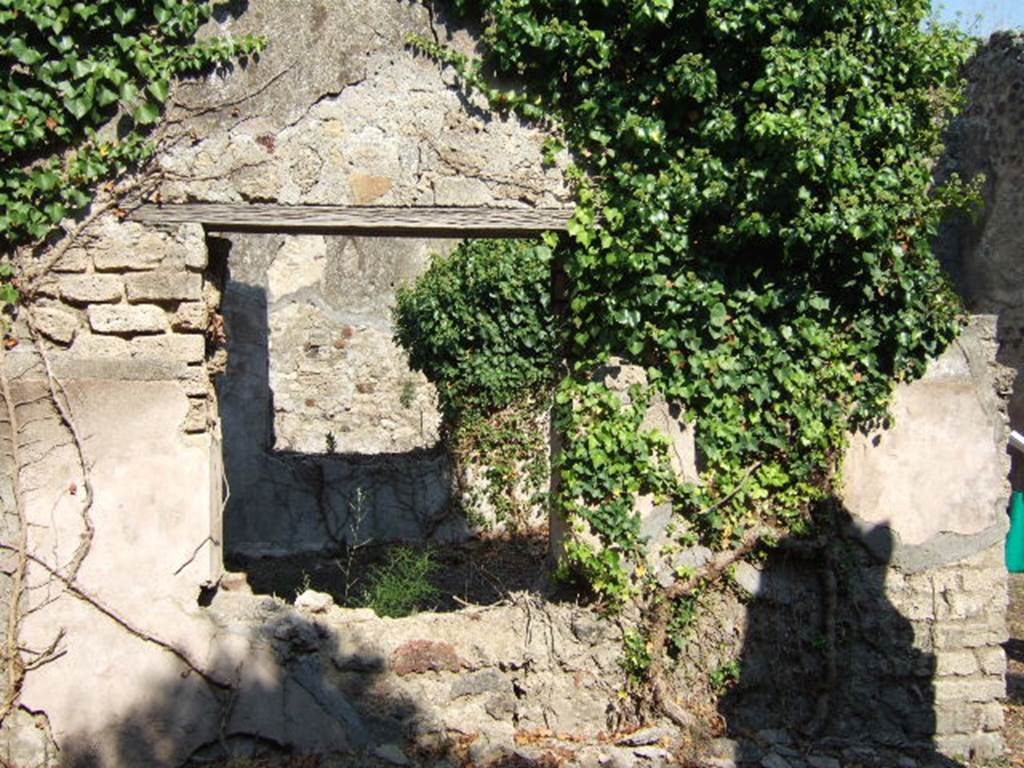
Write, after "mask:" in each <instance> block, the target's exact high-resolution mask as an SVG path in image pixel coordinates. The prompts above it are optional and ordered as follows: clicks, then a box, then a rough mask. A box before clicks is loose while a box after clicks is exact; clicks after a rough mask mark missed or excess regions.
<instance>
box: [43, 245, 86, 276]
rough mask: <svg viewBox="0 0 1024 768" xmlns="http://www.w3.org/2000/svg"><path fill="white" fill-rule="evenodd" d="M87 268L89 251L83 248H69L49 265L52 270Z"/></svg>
mask: <svg viewBox="0 0 1024 768" xmlns="http://www.w3.org/2000/svg"><path fill="white" fill-rule="evenodd" d="M88 268H89V252H88V251H87V250H85V249H84V248H70V249H68V251H67V252H66V253H64V254H63V255H62V256H61V257H60V258H59V259H57V261H55V262H54V263H53V266H51V267H50V270H51V271H52V272H85V271H86V270H87V269H88Z"/></svg>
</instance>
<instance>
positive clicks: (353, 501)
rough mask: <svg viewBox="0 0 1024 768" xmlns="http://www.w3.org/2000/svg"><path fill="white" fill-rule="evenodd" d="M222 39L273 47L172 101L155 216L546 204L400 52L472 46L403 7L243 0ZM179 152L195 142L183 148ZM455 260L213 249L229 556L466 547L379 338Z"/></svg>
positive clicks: (282, 242) (513, 152)
mask: <svg viewBox="0 0 1024 768" xmlns="http://www.w3.org/2000/svg"><path fill="white" fill-rule="evenodd" d="M222 28H223V29H222V31H225V32H232V33H234V32H237V33H244V32H255V33H265V32H266V30H268V29H289V30H290V34H289V36H288V37H287V39H284V38H283V37H282V38H281V39H277V38H275V39H274V40H273V41H272V44H271V45H270V46H268V48H267V50H266V52H265V53H264V54H263V55H262V56H261V57H260V60H259V61H258V62H257V63H256V64H255V65H254V66H251V67H248V68H246V69H245V70H244V71H241V72H237V73H235V74H234V75H233V76H232V77H229V78H225V79H222V80H216V81H208V82H203V83H196V84H189V83H186V84H183V85H182V87H181V88H180V89H179V91H178V94H177V98H176V103H177V104H178V107H177V110H176V111H175V112H174V114H172V117H171V120H172V121H173V120H176V119H180V120H181V121H182V124H181V128H180V133H179V134H178V135H179V136H182V137H188V138H187V140H182V141H180V142H179V143H177V144H174V145H173V146H172V148H170V149H169V150H168V151H167V152H165V153H163V154H162V155H161V157H160V166H161V169H162V172H163V173H165V174H166V175H167V182H166V183H165V184H164V185H163V186H162V189H161V195H162V199H164V200H202V201H238V200H251V201H275V202H282V203H305V204H317V203H332V204H352V205H364V204H375V205H497V206H521V205H533V206H555V205H559V204H562V203H563V202H564V201H565V200H566V195H567V192H566V189H565V186H564V182H563V180H562V177H561V173H560V170H559V168H557V167H547V166H546V165H545V164H544V162H543V161H542V157H541V154H542V153H541V148H542V145H543V141H544V138H545V137H544V135H543V134H541V133H540V132H538V131H537V130H535V129H533V128H528V127H526V126H524V125H521V124H519V123H518V122H517V121H515V120H510V119H502V118H499V117H497V116H494V115H491V114H489V113H488V112H486V111H485V110H484V109H483V105H482V104H481V103H480V102H479V100H475V99H471V98H469V97H467V96H465V95H464V94H461V93H460V92H459V91H458V90H457V89H456V88H453V87H452V85H453V80H452V75H451V73H450V72H442V71H440V70H439V69H438V67H437V65H436V64H434V63H433V62H431V61H429V60H427V59H425V58H423V57H420V56H416V55H414V54H413V53H412V51H411V50H409V49H408V48H407V47H406V46H405V40H406V38H407V36H408V35H410V34H420V35H426V36H428V37H431V36H434V35H438V36H440V37H443V38H444V39H445V40H446V41H447V42H449V43H451V44H453V45H455V46H456V47H459V48H461V49H463V50H471V48H472V46H473V41H472V38H471V37H469V36H468V35H467V34H466V33H465V32H464V31H460V30H457V29H455V28H451V27H447V26H445V25H444V23H443V21H442V20H439V19H437V18H432V16H431V14H430V13H429V12H428V10H427V9H426V8H425V7H421V6H419V5H417V4H407V3H398V2H377V3H370V4H363V3H348V4H343V5H342V6H332V7H331V9H330V10H328V9H327V6H325V5H323V4H319V3H300V2H255V3H252V4H251V5H250V7H249V8H248V9H247V10H246V12H245V13H244V14H242V15H241V16H239V17H238V18H232V17H226V18H224V20H223V23H222ZM191 137H195V138H194V140H193V139H192V138H191ZM452 245H453V243H452V242H446V241H438V240H429V239H424V238H412V239H403V240H399V239H394V238H348V237H344V238H343V237H320V236H310V237H272V236H250V235H247V236H236V235H232V236H226V237H225V238H224V241H223V243H222V244H221V245H220V246H219V247H221V248H222V249H223V250H224V257H223V258H224V260H225V264H226V270H227V273H226V278H225V281H224V298H223V303H222V309H221V312H222V313H223V316H224V320H225V329H226V333H227V345H228V353H229V354H228V362H227V369H226V371H225V373H224V375H223V376H222V377H221V378H220V380H219V387H220V394H221V402H220V413H221V416H222V420H223V430H224V441H225V459H226V476H227V482H228V485H229V487H230V489H231V493H230V497H229V500H228V505H227V508H226V518H225V519H226V530H225V536H226V541H227V545H228V547H229V549H230V550H231V551H233V552H238V553H241V554H249V555H252V554H269V553H277V554H283V553H288V552H296V551H309V550H318V549H332V548H335V547H336V546H337V544H338V542H339V541H341V540H345V541H366V540H370V539H373V540H376V541H383V540H393V539H421V538H425V537H433V538H437V539H440V540H446V539H451V538H460V537H464V536H465V535H466V533H467V532H468V529H467V526H466V524H465V521H464V519H462V518H460V517H458V516H454V517H453V516H452V514H451V513H452V511H453V510H452V499H451V493H450V489H451V487H452V481H453V479H452V476H451V475H452V468H451V466H450V465H449V462H448V459H447V457H446V456H445V454H444V451H443V450H442V447H441V446H440V445H439V443H438V440H439V430H440V416H439V414H438V412H437V407H436V402H435V398H434V395H433V390H432V388H431V387H430V386H429V385H427V383H426V381H425V379H424V378H423V376H422V375H420V374H418V373H415V372H412V371H410V370H409V369H408V366H407V363H406V361H405V356H404V353H402V352H401V350H399V349H398V348H397V347H396V345H395V344H394V342H393V341H392V340H391V317H390V307H391V305H392V304H393V301H394V294H395V290H396V289H397V288H398V287H400V286H401V285H405V284H408V283H409V282H410V281H411V280H413V279H414V278H415V277H416V276H417V275H419V274H420V273H421V272H422V271H423V270H424V269H425V268H426V266H427V264H428V261H429V256H430V254H431V253H433V252H442V253H443V252H446V251H448V250H450V249H451V247H452Z"/></svg>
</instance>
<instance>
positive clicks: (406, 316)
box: [394, 240, 559, 530]
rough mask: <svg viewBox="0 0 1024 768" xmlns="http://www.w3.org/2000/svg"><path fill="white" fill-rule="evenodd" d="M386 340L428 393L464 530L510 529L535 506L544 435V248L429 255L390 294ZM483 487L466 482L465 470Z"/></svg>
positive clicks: (478, 247) (547, 252)
mask: <svg viewBox="0 0 1024 768" xmlns="http://www.w3.org/2000/svg"><path fill="white" fill-rule="evenodd" d="M394 320H395V338H396V340H397V341H398V343H399V344H401V345H402V346H403V348H405V349H406V350H407V351H408V353H409V363H410V365H411V366H412V367H413V368H416V369H418V370H421V371H423V372H424V373H425V374H426V376H427V378H429V379H430V380H431V381H432V382H434V384H435V385H436V387H437V392H438V398H439V402H440V406H441V411H442V414H443V416H444V424H445V435H444V437H445V440H446V442H447V445H448V448H449V454H450V455H451V456H452V457H453V459H454V460H455V464H456V472H457V473H458V477H459V481H460V482H459V484H460V490H461V491H462V493H461V496H462V498H461V503H462V506H463V509H464V511H465V512H466V514H467V516H468V517H470V518H471V520H470V522H472V523H474V524H476V525H478V526H486V524H487V523H488V522H490V520H491V518H493V521H494V522H498V523H503V524H505V525H506V526H507V527H508V528H509V529H511V530H518V529H520V528H522V527H523V526H524V524H525V523H526V521H527V520H528V519H529V518H530V517H531V515H532V514H534V513H535V511H536V510H537V509H541V508H543V507H544V504H543V498H542V497H543V496H544V494H545V491H546V485H547V470H548V462H547V450H546V435H545V434H544V433H543V431H541V430H538V426H537V424H538V421H540V420H542V418H543V414H544V412H545V411H546V410H548V409H549V407H550V399H551V398H550V392H551V389H552V387H553V384H554V382H555V376H556V372H557V369H556V366H557V361H558V344H559V331H558V327H557V324H556V323H555V321H554V316H553V314H552V308H551V249H550V248H549V247H547V246H545V245H543V244H541V243H539V242H537V241H533V240H522V241H521V240H470V241H466V242H464V243H462V244H461V245H459V246H458V247H457V248H456V249H455V250H454V251H453V252H452V253H451V254H450V255H448V256H435V257H434V258H433V259H432V261H431V264H430V267H429V268H428V269H427V271H426V272H425V273H424V274H423V275H422V276H421V277H420V278H419V280H418V281H417V282H416V283H415V285H413V286H411V287H409V288H404V289H401V290H399V292H398V295H397V299H396V302H395V310H394ZM474 467H475V468H477V469H479V470H481V471H482V478H481V479H482V481H483V483H482V484H481V483H479V482H478V483H473V482H472V481H471V480H470V477H469V474H470V472H471V471H472V468H474Z"/></svg>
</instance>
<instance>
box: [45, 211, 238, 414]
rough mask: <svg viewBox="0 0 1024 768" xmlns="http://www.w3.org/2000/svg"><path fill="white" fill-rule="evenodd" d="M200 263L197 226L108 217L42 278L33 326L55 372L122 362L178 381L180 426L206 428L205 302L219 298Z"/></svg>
mask: <svg viewBox="0 0 1024 768" xmlns="http://www.w3.org/2000/svg"><path fill="white" fill-rule="evenodd" d="M207 264H208V255H207V248H206V242H205V236H204V233H203V230H202V227H201V226H199V225H198V224H196V225H185V226H183V227H180V228H179V229H178V230H177V231H175V232H160V231H156V230H152V229H147V228H144V227H143V226H141V225H138V224H134V223H130V222H123V221H119V220H118V219H117V218H116V217H115V216H110V217H109V218H107V219H105V220H103V221H101V222H99V223H97V224H96V225H95V226H93V227H92V228H91V229H90V230H89V231H88V233H87V234H86V235H85V236H84V237H83V238H82V240H81V242H79V243H77V244H76V245H75V246H74V247H72V248H70V249H69V250H68V252H67V253H66V254H64V256H63V257H62V258H60V259H59V260H58V261H57V262H56V263H55V264H54V265H53V266H52V269H51V270H50V271H49V272H48V273H47V274H45V275H44V276H43V277H42V278H41V279H40V280H39V283H38V288H37V295H38V297H39V298H38V299H37V301H36V302H35V303H34V307H33V318H34V320H35V324H36V327H37V329H38V330H39V332H40V333H41V334H42V335H43V336H44V337H45V338H46V339H47V341H48V342H49V343H50V344H51V345H52V346H53V348H54V349H53V352H52V355H53V358H54V360H55V362H56V364H57V365H58V366H59V367H60V368H61V369H62V370H67V371H74V372H75V373H76V375H79V376H80V375H81V372H83V371H86V370H89V368H88V366H86V367H83V365H85V364H86V363H94V364H95V363H101V364H102V363H104V362H106V363H108V365H107V366H102V365H101V368H107V369H109V365H119V366H124V372H123V376H124V377H125V378H132V379H147V378H153V379H167V378H172V379H174V380H177V381H180V383H181V385H182V387H183V388H184V389H185V392H186V394H187V395H188V397H189V406H190V407H189V415H188V417H187V419H186V421H185V424H184V425H183V429H184V430H185V431H186V432H203V431H205V430H206V429H207V427H208V424H209V418H210V417H209V407H208V406H209V402H208V401H209V397H210V391H211V390H210V384H209V376H208V375H207V372H206V366H205V358H206V329H207V326H208V320H209V314H210V310H209V308H208V306H209V305H208V301H209V303H210V304H215V303H216V302H217V301H218V300H219V297H218V296H217V295H216V292H215V290H214V289H213V288H212V287H209V288H207V287H206V282H205V280H204V274H203V273H204V271H205V270H206V268H207ZM92 369H93V370H98V369H97V368H95V366H94V367H93V368H92Z"/></svg>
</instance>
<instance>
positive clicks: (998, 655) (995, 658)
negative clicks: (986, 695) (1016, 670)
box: [978, 646, 1006, 675]
mask: <svg viewBox="0 0 1024 768" xmlns="http://www.w3.org/2000/svg"><path fill="white" fill-rule="evenodd" d="M978 663H979V664H980V665H981V671H982V672H984V673H985V674H986V675H1004V674H1006V652H1005V651H1004V650H1003V649H1002V648H1001V647H998V646H997V647H993V648H981V649H979V650H978Z"/></svg>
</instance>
